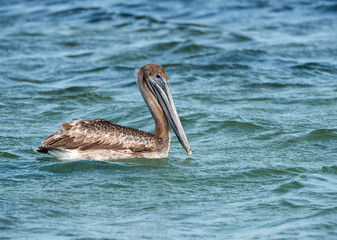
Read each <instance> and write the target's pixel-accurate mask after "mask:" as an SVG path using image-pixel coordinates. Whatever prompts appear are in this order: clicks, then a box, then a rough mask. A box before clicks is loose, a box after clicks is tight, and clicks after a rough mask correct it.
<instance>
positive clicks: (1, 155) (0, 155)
mask: <svg viewBox="0 0 337 240" xmlns="http://www.w3.org/2000/svg"><path fill="white" fill-rule="evenodd" d="M0 158H9V159H18V158H20V156H19V155H16V154H13V153H9V152H0Z"/></svg>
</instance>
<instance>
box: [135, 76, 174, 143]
mask: <svg viewBox="0 0 337 240" xmlns="http://www.w3.org/2000/svg"><path fill="white" fill-rule="evenodd" d="M139 77H142V76H138V80H137V82H138V86H139V90H140V92H141V94H142V96H143V98H144V101H145V102H146V104H147V106H148V108H149V109H150V112H151V115H152V117H153V119H154V123H155V130H154V135H156V136H158V137H161V138H162V139H164V140H169V139H170V129H169V124H168V122H167V120H166V117H165V115H164V112H163V110H162V109H161V107H160V106H159V104H158V102H157V100H156V99H155V97H154V96H153V95H152V94H151V92H150V91H149V89H148V88H147V87H146V86H145V83H144V82H143V81H139Z"/></svg>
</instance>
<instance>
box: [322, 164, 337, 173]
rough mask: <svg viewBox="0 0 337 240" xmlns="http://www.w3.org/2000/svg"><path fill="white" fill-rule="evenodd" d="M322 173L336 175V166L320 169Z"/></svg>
mask: <svg viewBox="0 0 337 240" xmlns="http://www.w3.org/2000/svg"><path fill="white" fill-rule="evenodd" d="M322 172H324V173H332V174H335V175H337V166H330V167H328V166H323V167H322Z"/></svg>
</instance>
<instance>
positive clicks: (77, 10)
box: [49, 7, 100, 17]
mask: <svg viewBox="0 0 337 240" xmlns="http://www.w3.org/2000/svg"><path fill="white" fill-rule="evenodd" d="M97 10H100V8H98V7H87V8H85V7H75V8H67V9H63V10H59V11H55V12H52V13H50V14H49V15H50V16H52V17H67V16H74V15H79V14H83V13H87V12H92V11H97Z"/></svg>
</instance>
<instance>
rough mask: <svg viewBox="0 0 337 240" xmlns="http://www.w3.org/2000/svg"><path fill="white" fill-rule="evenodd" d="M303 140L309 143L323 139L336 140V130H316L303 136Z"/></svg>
mask: <svg viewBox="0 0 337 240" xmlns="http://www.w3.org/2000/svg"><path fill="white" fill-rule="evenodd" d="M303 139H305V140H309V141H311V140H312V141H317V140H325V139H336V140H337V129H317V130H313V131H311V132H310V133H308V134H306V135H305V136H303Z"/></svg>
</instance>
